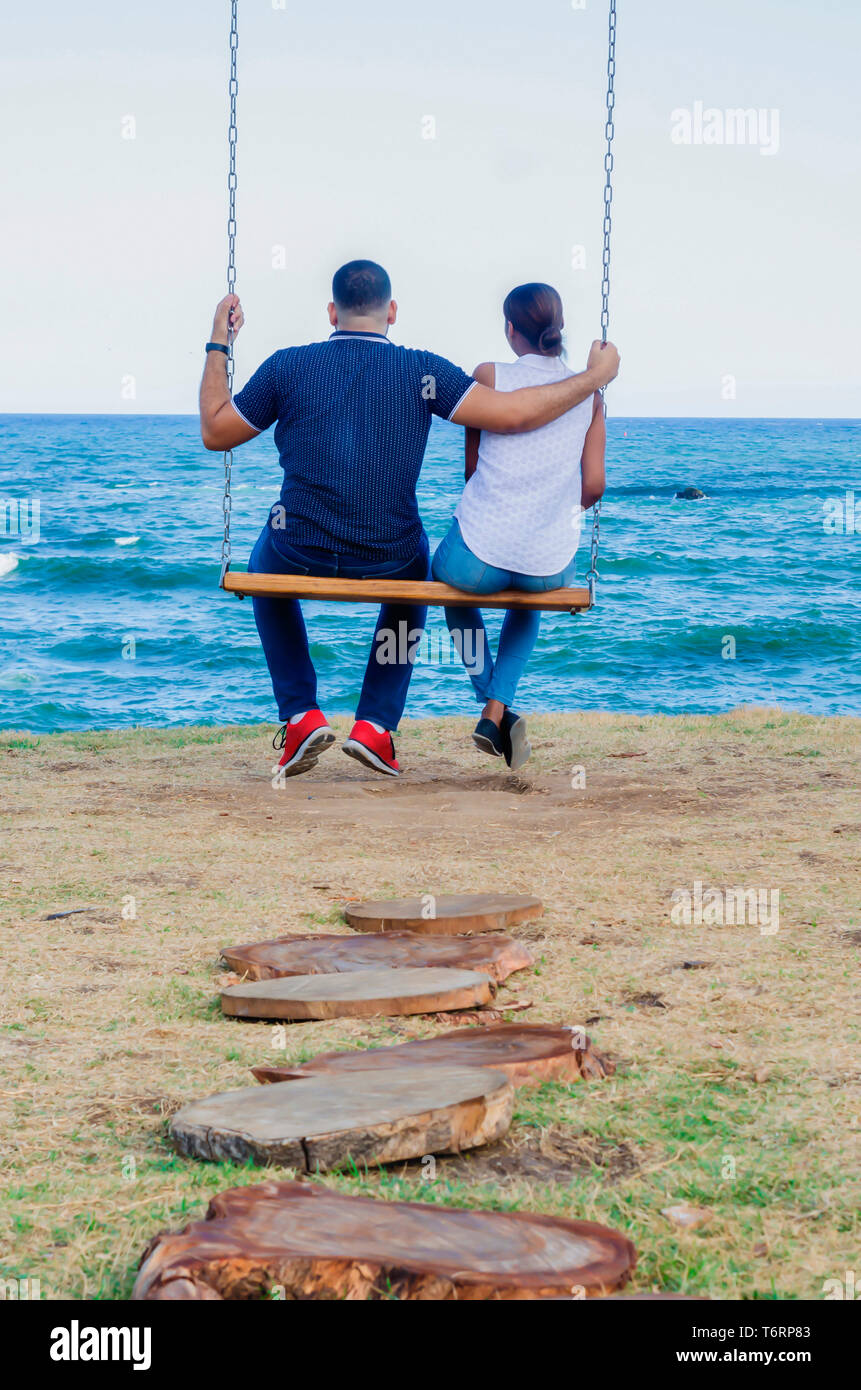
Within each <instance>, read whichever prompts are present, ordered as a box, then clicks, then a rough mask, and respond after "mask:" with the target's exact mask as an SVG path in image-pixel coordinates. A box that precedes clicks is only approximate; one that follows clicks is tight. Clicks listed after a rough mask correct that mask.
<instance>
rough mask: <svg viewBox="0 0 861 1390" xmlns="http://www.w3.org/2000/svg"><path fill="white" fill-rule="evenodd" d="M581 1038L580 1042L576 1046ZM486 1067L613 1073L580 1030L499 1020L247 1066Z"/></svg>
mask: <svg viewBox="0 0 861 1390" xmlns="http://www.w3.org/2000/svg"><path fill="white" fill-rule="evenodd" d="M578 1043H584V1044H585V1046H582V1047H581V1046H577V1045H576V1044H578ZM437 1062H440V1063H443V1064H445V1065H447V1066H463V1067H470V1066H472V1067H490V1068H492V1069H493V1070H496V1071H501V1072H504V1074H505V1075H506V1076H507V1077H508V1079H509V1080H510V1081H512V1082H513V1083H514V1085H515V1086H537V1085H539V1084H540V1083H541V1082H542V1081H549V1080H554V1081H579V1080H583V1079H586V1080H594V1079H597V1078H600V1077H605V1076H612V1074H613V1072H614V1071H615V1070H616V1068H615V1064H614V1063H613V1062H611V1061H610V1059H609V1058H607V1057H604V1056H603V1055H602V1054H601V1053H600V1052H599V1051H598V1050H597V1049H596V1048H594V1047H593V1046H592V1043H591V1042H590V1040H589V1038H588V1037H584V1036H583V1035H582V1034H581V1032H580V1030H579V1029H575V1028H564V1027H560V1026H557V1025H553V1024H549V1023H499V1024H494V1025H491V1026H490V1027H487V1028H459V1029H458V1030H457V1031H456V1032H452V1033H443V1034H442V1035H441V1036H440V1037H436V1038H419V1039H416V1040H414V1041H412V1042H405V1043H396V1044H395V1045H394V1046H393V1047H372V1048H367V1049H358V1048H357V1049H356V1051H355V1052H324V1053H321V1054H320V1055H319V1056H317V1057H314V1058H312V1059H311V1061H310V1062H303V1063H302V1065H301V1066H300V1067H277V1066H260V1067H252V1068H251V1070H252V1072H253V1074H254V1075H255V1076H256V1077H257V1080H258V1081H262V1082H264V1083H266V1082H278V1081H289V1080H290V1079H291V1078H292V1077H295V1076H297V1075H318V1074H319V1073H322V1072H329V1073H331V1072H353V1071H370V1070H377V1069H380V1070H399V1069H402V1068H404V1067H413V1066H427V1065H429V1064H431V1063H437Z"/></svg>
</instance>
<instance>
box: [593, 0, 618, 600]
mask: <svg viewBox="0 0 861 1390" xmlns="http://www.w3.org/2000/svg"><path fill="white" fill-rule="evenodd" d="M615 109H616V0H610V27H609V36H608V44H607V122H606V125H605V127H604V134H605V136H606V140H607V150H606V153H605V155H604V175H605V180H604V254H603V272H602V277H601V339H602V341H603V342H605V343H606V341H607V338H608V336H609V332H610V254H611V249H612V233H613V166H614V158H613V139H614V136H615V134H616V125H615V120H614V117H615ZM601 395H602V397H604V414H605V415H606V414H607V405H606V397H605V393H604V391H602V392H601ZM600 539H601V499H600V498H599V499H598V501H597V502H596V503H595V505H594V507H593V508H592V549H591V553H590V557H589V572H588V574H587V575H586V582H587V583H588V585H589V593H590V595H591V598H592V602H593V603H594V602H595V590H596V586H597V583H598V546H599V543H600Z"/></svg>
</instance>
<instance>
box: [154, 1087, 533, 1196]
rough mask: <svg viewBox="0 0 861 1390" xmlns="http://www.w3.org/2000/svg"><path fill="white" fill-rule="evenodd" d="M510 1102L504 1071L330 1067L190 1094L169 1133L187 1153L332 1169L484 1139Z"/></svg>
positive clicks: (496, 1129)
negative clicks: (273, 1082)
mask: <svg viewBox="0 0 861 1390" xmlns="http://www.w3.org/2000/svg"><path fill="white" fill-rule="evenodd" d="M513 1104H514V1090H513V1087H512V1086H511V1083H510V1082H509V1081H508V1080H507V1078H506V1077H504V1076H502V1075H501V1074H500V1073H499V1072H498V1071H490V1070H482V1069H480V1068H477V1067H456V1066H449V1067H446V1066H428V1067H421V1066H416V1067H412V1068H410V1069H409V1070H408V1071H407V1070H404V1071H403V1072H392V1071H363V1072H350V1074H349V1075H339V1074H337V1073H332V1074H328V1075H319V1076H309V1077H300V1078H299V1079H296V1080H293V1081H289V1082H287V1081H285V1082H283V1083H282V1084H281V1085H279V1086H262V1087H261V1086H246V1087H243V1088H242V1089H241V1090H238V1091H221V1092H219V1093H218V1094H217V1095H214V1096H209V1097H207V1099H206V1100H199V1101H193V1102H192V1104H191V1105H186V1106H184V1107H183V1109H182V1110H178V1111H177V1113H176V1114H175V1115H174V1117H173V1119H172V1120H171V1123H170V1133H171V1138H172V1139H173V1142H174V1144H175V1145H176V1147H177V1149H178V1150H179V1152H180V1153H182V1154H185V1155H186V1156H187V1157H189V1158H202V1159H209V1160H211V1161H213V1162H222V1161H231V1162H235V1163H246V1162H248V1160H249V1159H251V1160H253V1161H254V1162H255V1163H277V1164H280V1165H282V1166H284V1167H290V1168H298V1169H300V1170H301V1171H302V1172H309V1173H314V1172H317V1171H320V1172H327V1171H329V1170H330V1169H336V1168H342V1167H344V1166H345V1165H347V1164H350V1163H355V1164H357V1165H358V1166H359V1167H362V1166H363V1165H364V1164H378V1163H394V1162H397V1161H398V1160H402V1159H408V1158H421V1157H423V1156H424V1155H425V1154H433V1153H460V1152H461V1150H463V1149H471V1148H476V1147H477V1146H478V1145H480V1144H487V1143H489V1142H490V1141H491V1140H493V1139H498V1138H499V1137H500V1136H501V1135H503V1134H505V1133H506V1132H507V1130H508V1127H509V1125H510V1123H511V1114H512V1108H513Z"/></svg>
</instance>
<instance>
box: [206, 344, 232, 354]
mask: <svg viewBox="0 0 861 1390" xmlns="http://www.w3.org/2000/svg"><path fill="white" fill-rule="evenodd" d="M206 351H207V352H223V353H224V355H225V357H229V356H230V348H229V347H225V346H224V343H207V344H206Z"/></svg>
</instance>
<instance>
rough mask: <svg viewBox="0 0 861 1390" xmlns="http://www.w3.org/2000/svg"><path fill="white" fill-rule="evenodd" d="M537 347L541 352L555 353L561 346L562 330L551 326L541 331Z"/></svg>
mask: <svg viewBox="0 0 861 1390" xmlns="http://www.w3.org/2000/svg"><path fill="white" fill-rule="evenodd" d="M538 346H539V347H540V349H541V351H542V352H549V353H552V352H557V351H558V350H559V348H560V347H561V346H562V329H561V328H557V327H556V326H555V325H552V326H551V327H550V328H544V329H542V330H541V335H540V337H539V339H538Z"/></svg>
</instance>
